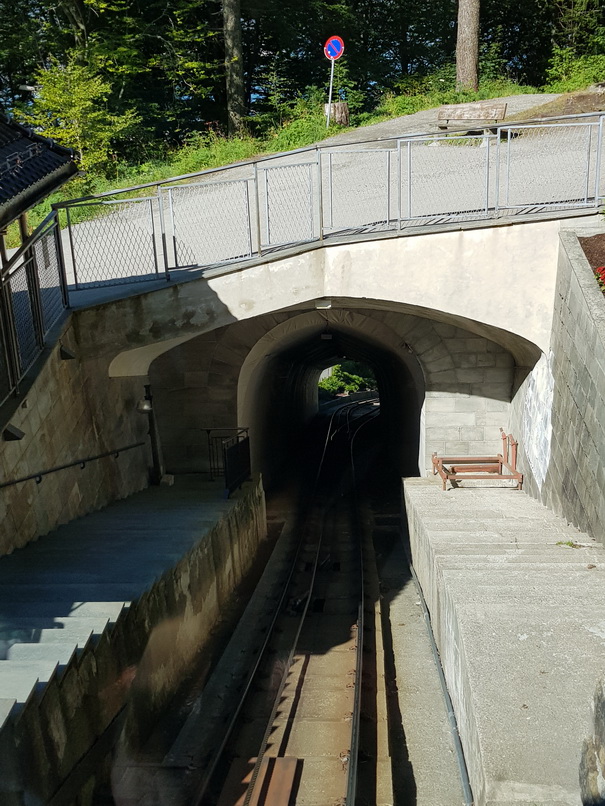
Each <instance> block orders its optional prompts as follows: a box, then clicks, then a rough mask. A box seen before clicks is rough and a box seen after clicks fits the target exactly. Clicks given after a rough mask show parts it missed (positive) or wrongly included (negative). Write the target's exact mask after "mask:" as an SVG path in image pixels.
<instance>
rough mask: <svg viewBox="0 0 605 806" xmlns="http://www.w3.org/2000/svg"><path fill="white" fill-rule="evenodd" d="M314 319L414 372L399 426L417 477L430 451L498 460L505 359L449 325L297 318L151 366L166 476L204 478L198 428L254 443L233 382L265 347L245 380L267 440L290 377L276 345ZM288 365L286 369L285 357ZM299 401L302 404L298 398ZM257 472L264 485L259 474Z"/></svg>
mask: <svg viewBox="0 0 605 806" xmlns="http://www.w3.org/2000/svg"><path fill="white" fill-rule="evenodd" d="M312 316H315V317H316V318H317V324H316V328H317V331H318V332H319V330H320V329H321V328H323V327H325V321H329V323H330V326H331V327H333V328H334V331H335V332H338V329H339V327H342V328H343V329H348V330H351V329H352V328H353V327H354V328H355V329H356V332H357V333H358V334H359V337H360V338H363V336H364V335H365V334H367V337H368V338H369V339H372V342H373V343H378V340H379V339H382V340H383V342H384V346H385V347H388V349H389V350H390V351H391V354H392V355H394V356H395V357H397V358H399V359H401V360H402V361H404V362H405V363H406V365H407V366H410V365H414V367H415V372H414V373H413V376H412V377H411V379H410V384H412V383H413V384H414V385H415V388H416V392H415V393H414V395H415V396H417V398H418V401H419V403H418V405H417V406H415V408H414V411H412V410H411V408H410V407H408V408H410V410H403V409H405V407H404V406H403V405H402V410H403V411H402V412H399V411H398V412H397V418H398V419H400V420H405V422H404V424H403V425H402V426H401V430H402V431H403V432H406V433H410V432H415V433H418V429H419V428H420V433H421V437H420V456H419V457H417V458H418V463H419V466H418V469H419V470H420V472H421V473H423V472H430V471H431V468H432V465H431V454H432V452H433V451H437V452H438V453H439V454H441V455H444V454H450V455H451V454H462V455H471V456H472V455H477V456H484V455H490V454H493V453H495V452H498V451H500V450H501V444H502V443H501V440H500V431H499V429H500V427H503V428H506V427H507V424H508V417H509V414H508V410H509V406H510V400H511V395H512V392H513V384H514V375H515V361H514V358H513V355H512V354H511V352H510V351H509V350H507V349H506V348H505V347H504V346H502V345H501V344H498V343H496V342H495V341H493V340H490V339H489V338H486V337H483V336H479V335H476V334H474V333H471V332H470V331H468V330H466V329H464V328H461V327H458V326H456V325H455V324H449V323H445V322H437V321H434V320H432V319H429V318H426V317H420V316H414V315H411V314H402V313H398V312H394V311H383V310H369V309H368V310H364V309H359V310H357V311H355V312H352V311H348V310H345V309H343V310H338V309H336V308H333V309H332V310H331V311H330V312H329V314H325V315H324V317H320V315H319V314H300V312H298V311H295V312H286V313H279V314H272V315H270V316H265V317H259V318H258V319H253V320H246V321H244V322H235V323H233V324H231V325H229V326H227V327H223V328H219V329H217V330H215V331H211V332H210V333H205V334H202V335H200V336H198V337H196V338H194V339H191V340H190V341H187V342H184V343H183V344H181V345H179V346H177V347H175V348H173V349H172V350H170V351H168V352H166V353H164V354H163V355H162V356H160V357H159V358H157V359H156V360H155V361H154V362H153V363H152V364H151V367H150V371H149V377H150V381H151V384H152V387H153V390H154V404H156V411H157V413H158V422H159V427H160V434H161V437H162V445H163V448H164V456H165V459H166V465H167V468H168V471H169V472H175V473H181V472H187V471H204V470H207V468H208V463H207V447H206V434H205V432H204V430H203V429H204V428H226V427H235V426H237V425H245V426H251V427H252V433H251V439H252V440H253V441H254V439H255V438H257V432H256V431H255V429H254V423H255V418H254V416H252V417H248V419H246V421H245V422H239V423H238V410H241V408H242V406H241V400H240V401H238V395H242V394H243V393H246V389H242V385H241V384H240V383H239V378H240V373H242V372H243V368H245V362H246V359H247V356H248V355H249V354H250V353H251V351H253V349H255V345H256V344H257V342H259V341H261V342H262V340H263V338H264V339H266V341H267V348H266V349H267V351H268V353H269V355H267V356H266V357H264V358H263V360H260V359H259V357H258V355H257V356H256V358H255V364H256V367H257V368H258V372H265V375H264V376H263V377H262V378H261V380H260V381H258V383H256V380H255V376H253V380H255V383H256V385H254V387H253V388H254V390H255V400H257V402H256V403H255V405H256V407H258V408H260V407H262V406H263V405H265V406H268V405H270V403H271V401H277V402H276V403H275V411H274V412H273V413H272V415H271V428H272V429H273V430H272V438H273V439H275V434H276V433H278V431H279V415H280V414H281V413H282V412H281V409H280V405H281V403H280V402H279V401H280V397H279V395H280V393H281V390H282V388H283V387H284V376H285V377H288V373H287V368H286V369H284V367H283V366H282V364H280V363H279V360H278V359H279V352H280V339H281V338H284V341H285V342H286V343H287V340H288V339H291V337H292V332H295V331H296V328H297V320H300V322H301V324H300V325H298V327H300V329H301V330H302V329H304V327H307V326H308V321H309V318H310V317H312ZM288 328H289V330H288ZM345 332H346V330H345ZM316 337H317V334H316ZM389 338H390V342H389V341H388V339H389ZM288 358H289V360H291V356H288ZM299 360H300V359H299ZM377 360H378V350H377ZM271 362H272V363H271ZM288 382H291V381H290V380H289V381H288ZM249 396H250V395H249ZM298 397H299V398H301V399H302V397H303V393H302V392H301V391H300V390H299V394H298ZM422 400H424V406H423V413H422V418H423V424H424V431H423V430H422V426H421V425H419V424H418V423H414V424H411V423H410V422H409V420H410V419H411V418H413V417H416V419H418V417H419V416H420V415H419V412H420V408H421V406H422V403H421V401H422ZM383 402H384V401H383ZM398 403H400V401H398ZM385 408H386V403H385ZM175 412H178V416H175ZM253 413H254V412H253ZM288 416H289V417H291V418H292V419H293V420H296V419H300V413H294V412H289V414H288ZM406 418H408V419H406ZM265 438H266V437H265ZM261 439H262V437H261ZM271 450H274V448H271ZM411 464H413V463H411ZM262 469H263V473H264V474H266V475H268V469H267V467H263V468H262Z"/></svg>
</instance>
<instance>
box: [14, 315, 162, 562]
mask: <svg viewBox="0 0 605 806" xmlns="http://www.w3.org/2000/svg"><path fill="white" fill-rule="evenodd" d="M61 342H62V344H63V345H65V347H67V348H68V349H69V350H71V351H72V352H73V353H74V354H75V356H76V358H75V359H70V360H64V359H62V358H61V355H60V344H57V345H56V346H55V348H54V349H53V350H52V351H51V354H50V355H49V357H48V360H47V361H46V363H45V364H44V366H43V367H42V369H41V371H40V372H39V374H38V376H37V378H36V379H35V381H34V383H33V386H32V387H31V389H30V390H29V391H28V393H27V396H26V397H25V399H24V400H23V401H22V402H21V405H20V406H19V408H18V409H17V410H16V411H15V412H14V414H13V415H12V416H11V417H10V423H11V424H12V425H14V426H16V427H17V428H19V429H20V430H21V431H23V432H24V434H25V436H24V437H23V438H22V439H20V440H16V441H0V479H1V482H2V483H4V482H7V481H11V480H14V479H18V478H22V477H24V476H29V475H31V474H35V473H40V472H42V471H44V470H49V469H51V468H53V467H57V466H59V465H64V464H69V463H70V462H73V461H76V460H80V459H83V458H86V457H88V456H93V455H97V454H100V453H104V452H106V451H111V450H114V449H116V448H120V447H122V446H125V445H129V444H132V443H135V442H143V443H145V444H144V445H143V446H142V447H139V448H135V449H132V450H130V451H126V452H124V453H122V454H120V455H119V457H117V458H114V457H107V458H105V459H99V460H97V461H94V462H90V463H89V464H86V466H85V467H84V468H80V466H76V467H72V468H69V469H65V470H60V471H58V472H56V473H52V474H49V475H47V476H43V477H42V478H41V480H40V482H39V483H36V481H35V480H30V481H25V482H22V483H19V484H16V485H14V486H9V487H5V488H3V489H0V555H1V554H7V553H9V552H11V551H13V549H15V548H18V547H19V546H23V545H25V544H26V543H28V542H29V541H30V540H34V539H36V538H37V537H39V536H41V535H44V534H46V533H47V532H49V531H51V530H52V529H54V528H56V527H57V526H58V525H59V524H61V523H66V522H68V521H70V520H73V519H74V518H77V517H79V516H81V515H84V514H86V513H87V512H91V511H93V510H96V509H100V508H101V507H103V506H105V505H106V504H107V503H109V502H110V501H113V500H115V499H118V498H124V497H126V496H127V495H130V494H131V493H133V492H136V491H137V490H140V489H142V488H143V487H145V486H146V484H147V482H148V465H149V462H150V453H149V446H148V444H147V441H148V440H147V429H148V424H147V419H146V417H145V416H143V415H141V414H139V413H138V412H137V411H136V403H137V401H138V400H139V399H140V398H141V397H142V396H143V379H139V378H114V379H110V378H109V377H108V374H107V363H106V361H104V360H103V359H89V360H85V359H82V358H81V357H80V355H79V353H80V349H79V339H78V334H77V329H76V328H75V327H74V323H73V319H72V320H70V321H69V322H68V323H67V324H66V326H65V329H64V332H63V334H62V337H61ZM6 425H7V423H6V422H3V423H1V424H0V426H1V428H2V429H3V428H4V427H5V426H6Z"/></svg>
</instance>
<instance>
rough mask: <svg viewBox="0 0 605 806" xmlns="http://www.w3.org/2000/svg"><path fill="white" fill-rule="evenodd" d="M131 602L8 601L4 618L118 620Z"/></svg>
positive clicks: (3, 614)
mask: <svg viewBox="0 0 605 806" xmlns="http://www.w3.org/2000/svg"><path fill="white" fill-rule="evenodd" d="M129 604H130V603H129V602H126V601H123V600H122V601H117V602H94V601H92V602H77V601H64V602H61V601H56V600H52V599H51V600H48V599H44V598H41V599H39V600H37V601H36V600H24V601H7V602H3V603H2V618H3V619H4V620H11V619H14V618H35V619H41V620H50V621H52V620H54V619H65V618H70V617H71V616H79V617H84V618H107V619H110V620H111V621H116V620H117V618H118V616H119V615H120V613H121V612H122V610H124V608H127V607H128V605H129ZM0 692H1V689H0Z"/></svg>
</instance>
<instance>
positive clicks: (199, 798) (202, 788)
mask: <svg viewBox="0 0 605 806" xmlns="http://www.w3.org/2000/svg"><path fill="white" fill-rule="evenodd" d="M339 412H340V409H336V410H335V411H334V412H333V413H332V415H331V417H330V420H329V423H328V428H327V432H326V439H325V441H324V446H323V451H322V455H321V458H320V462H319V469H318V472H317V474H316V476H315V480H314V484H313V489H312V492H311V496H310V497H311V498H313V497H314V496H315V495H316V492H317V485H318V483H319V476H320V474H321V467H322V465H323V462H324V460H325V455H326V450H327V446H328V443H329V439H330V431H331V428H332V423H333V421H334V419H335V418H336V417H337V416H338V414H339ZM223 430H226V429H223ZM306 537H307V535H306V532H304V531H303V533H302V534H301V537H300V540H299V541H298V544H297V546H296V551H295V554H294V557H293V559H292V562H291V565H290V570H289V572H288V576H287V578H286V580H285V582H284V586H283V589H282V593H281V596H280V598H279V600H278V602H277V604H276V606H275V609H274V612H273V616H272V619H271V622H270V624H269V626H268V628H267V630H266V633H265V637H264V639H263V642H262V644H261V647H260V650H259V652H258V654H257V657H256V660H255V662H254V664H253V665H252V667H251V669H250V672H249V674H248V676H247V678H246V681H245V683H244V686H243V689H242V693H241V696H240V698H239V701H238V703H237V706H236V708H235V710H234V712H233V714H232V717H231V719H230V720H229V722H228V724H227V727H226V729H225V732H224V734H223V736H222V739H221V741H220V743H219V744H218V746H217V749H216V752H215V753H214V755H213V757H212V760H211V762H210V764H209V765H208V766H207V772H206V774H205V776H204V780H203V781H202V783H201V785H199V786H198V787H197V789H196V794H195V800H194V803H195V806H201V804H202V803H203V800H204V797H205V796H206V793H207V791H208V788H209V786H210V783H211V781H212V778H213V776H214V773H215V771H216V768H217V766H218V764H219V761H220V759H221V757H222V755H223V752H224V750H225V748H226V746H227V743H228V741H229V739H230V737H231V734H232V733H233V730H234V728H235V726H236V724H237V720H238V718H239V716H240V713H241V711H242V708H243V707H244V704H245V701H246V698H247V696H248V694H249V692H250V689H251V687H252V683H253V682H254V678H255V676H256V673H257V671H258V669H259V666H260V664H261V662H262V660H263V658H264V654H265V651H266V649H267V647H268V645H269V642H270V640H271V638H272V637H273V630H274V628H275V625H276V623H277V620H278V618H279V616H280V615H281V613H282V608H283V606H284V604H285V602H286V599H287V596H288V593H289V591H290V585H291V583H292V579H293V577H294V573H295V571H296V566H297V564H298V560H299V557H300V555H301V551H302V549H303V546H304V545H305V542H306ZM315 568H316V566H315ZM314 570H315V569H314ZM310 600H311V596H310V593H309V596H308V597H307V602H306V606H305V614H306V611H307V609H308V603H309V602H310ZM301 624H302V622H301ZM294 648H295V647H294ZM290 665H291V663H290V664H288V669H289V667H290ZM286 676H287V674H286V675H284V677H283V679H284V680H285V678H286ZM282 688H283V687H282ZM275 702H279V696H278V697H276V700H275ZM271 722H272V720H271V721H270V722H269V725H270V724H271ZM261 763H262V758H261ZM258 768H259V769H260V763H259V764H258ZM256 777H258V771H257V772H256ZM256 777H255V778H254V781H256ZM252 789H253V781H251V783H250V785H249V792H250V793H251V792H252Z"/></svg>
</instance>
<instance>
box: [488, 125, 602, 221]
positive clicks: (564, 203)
mask: <svg viewBox="0 0 605 806" xmlns="http://www.w3.org/2000/svg"><path fill="white" fill-rule="evenodd" d="M595 135H597V136H595ZM502 138H503V139H502V142H501V144H500V165H499V171H500V197H499V200H498V206H499V207H500V208H508V209H523V208H532V209H534V210H536V209H540V208H570V207H575V206H578V207H585V206H588V205H590V204H592V203H594V202H595V189H596V169H597V147H598V139H599V138H598V132H596V130H595V126H594V125H593V124H590V123H582V124H575V123H572V124H549V125H543V126H539V125H535V126H518V127H510V128H509V127H507V128H506V129H503V130H502Z"/></svg>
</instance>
